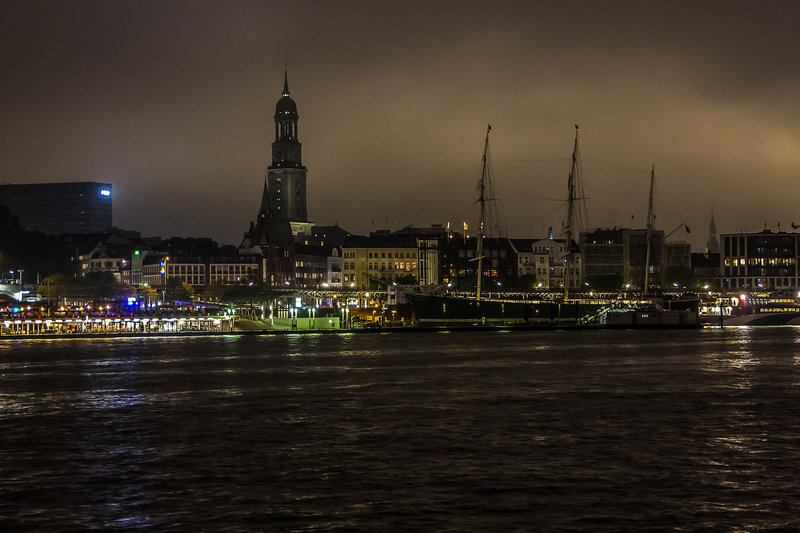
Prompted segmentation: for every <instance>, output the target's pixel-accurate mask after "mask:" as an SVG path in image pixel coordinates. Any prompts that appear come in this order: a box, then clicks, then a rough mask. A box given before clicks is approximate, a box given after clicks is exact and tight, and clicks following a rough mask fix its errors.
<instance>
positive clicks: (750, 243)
mask: <svg viewBox="0 0 800 533" xmlns="http://www.w3.org/2000/svg"><path fill="white" fill-rule="evenodd" d="M799 236H800V234H798V233H787V232H781V231H779V232H772V231H770V230H764V231H762V232H759V233H728V234H722V236H721V237H722V239H721V240H722V243H721V250H720V252H721V253H720V271H721V274H722V288H723V289H753V290H758V289H770V290H774V289H781V288H790V287H792V288H796V287H798V286H800V284H798V281H799V280H798V270H797V261H798V250H799V248H798V237H799Z"/></svg>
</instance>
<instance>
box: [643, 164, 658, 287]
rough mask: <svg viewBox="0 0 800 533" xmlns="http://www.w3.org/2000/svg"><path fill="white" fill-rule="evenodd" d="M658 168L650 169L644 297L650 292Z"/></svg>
mask: <svg viewBox="0 0 800 533" xmlns="http://www.w3.org/2000/svg"><path fill="white" fill-rule="evenodd" d="M655 175H656V166H655V165H653V167H652V168H651V169H650V201H649V202H648V205H647V232H646V236H645V240H646V241H647V242H646V246H647V252H645V259H644V287H642V296H647V293H648V292H650V246H651V245H650V240H651V239H652V236H653V218H654V216H653V184H654V182H655Z"/></svg>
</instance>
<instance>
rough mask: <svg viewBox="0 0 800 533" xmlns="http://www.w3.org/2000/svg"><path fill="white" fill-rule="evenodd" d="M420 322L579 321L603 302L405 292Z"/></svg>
mask: <svg viewBox="0 0 800 533" xmlns="http://www.w3.org/2000/svg"><path fill="white" fill-rule="evenodd" d="M406 298H407V299H408V300H409V301H410V302H411V305H412V307H413V309H414V319H415V320H416V322H417V323H418V324H420V325H428V326H435V325H442V326H457V325H463V326H473V325H545V324H581V323H585V321H586V320H588V319H589V318H590V317H591V316H593V315H595V314H597V313H599V312H600V311H601V310H602V309H603V308H604V305H603V304H600V303H584V302H547V301H524V300H481V301H477V300H474V299H470V298H459V297H454V296H434V295H428V294H415V293H410V294H406Z"/></svg>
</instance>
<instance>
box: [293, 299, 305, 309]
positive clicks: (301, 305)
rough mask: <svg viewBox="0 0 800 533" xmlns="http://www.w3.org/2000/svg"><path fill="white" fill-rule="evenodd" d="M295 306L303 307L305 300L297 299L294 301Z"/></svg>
mask: <svg viewBox="0 0 800 533" xmlns="http://www.w3.org/2000/svg"><path fill="white" fill-rule="evenodd" d="M294 306H295V307H303V299H302V298H295V299H294Z"/></svg>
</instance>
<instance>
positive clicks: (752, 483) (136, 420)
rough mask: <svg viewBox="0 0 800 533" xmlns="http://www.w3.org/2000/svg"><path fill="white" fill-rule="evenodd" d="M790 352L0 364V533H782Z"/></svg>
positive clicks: (82, 342) (650, 350)
mask: <svg viewBox="0 0 800 533" xmlns="http://www.w3.org/2000/svg"><path fill="white" fill-rule="evenodd" d="M797 427H800V328H760V329H759V328H753V329H746V328H726V329H724V330H715V329H706V330H700V331H661V332H657V331H549V332H547V331H540V332H514V333H497V332H468V333H449V334H437V333H403V334H345V335H313V336H306V335H286V336H271V337H258V336H245V337H235V336H230V337H211V338H132V339H131V338H124V339H123V338H121V339H103V340H87V339H60V340H31V341H24V342H20V341H5V340H4V341H0V467H1V468H2V470H1V471H2V479H3V481H2V482H1V483H0V525H2V529H3V530H4V531H6V530H8V531H11V530H20V529H21V530H31V531H44V530H47V531H75V530H89V529H123V528H151V529H153V530H166V529H169V530H173V531H208V530H222V531H252V530H279V531H302V530H334V529H347V530H357V531H384V530H392V531H431V530H435V531H531V530H539V531H563V530H573V531H574V530H578V531H593V532H594V531H620V530H652V529H662V530H663V529H669V530H706V529H711V530H724V531H729V530H741V531H759V530H774V529H785V530H792V529H798V528H799V527H800V520H798V518H797V517H798V515H800V513H798V512H797V510H798V507H799V506H800V490H798V479H800V476H798V466H797V458H798V451H800V438H798V437H799V435H798V431H797V429H796V428H797Z"/></svg>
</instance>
